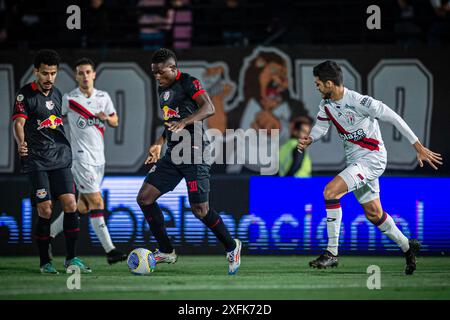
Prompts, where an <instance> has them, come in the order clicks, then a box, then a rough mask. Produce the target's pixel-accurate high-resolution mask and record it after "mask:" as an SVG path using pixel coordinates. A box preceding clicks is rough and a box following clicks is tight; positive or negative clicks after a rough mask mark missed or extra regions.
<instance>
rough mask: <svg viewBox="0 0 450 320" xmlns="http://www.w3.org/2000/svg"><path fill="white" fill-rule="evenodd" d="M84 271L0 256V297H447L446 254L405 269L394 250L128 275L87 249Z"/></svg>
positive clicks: (192, 262) (207, 260)
mask: <svg viewBox="0 0 450 320" xmlns="http://www.w3.org/2000/svg"><path fill="white" fill-rule="evenodd" d="M82 258H83V260H84V261H85V262H86V263H87V264H89V265H90V266H91V268H92V269H93V272H92V273H91V274H82V275H81V289H80V290H69V289H67V285H66V281H67V278H68V276H69V275H67V274H65V273H63V272H62V271H63V268H62V263H63V258H62V257H56V258H55V259H54V264H55V267H56V268H57V269H58V271H60V274H59V275H42V274H40V273H39V271H38V258H37V257H0V300H5V299H152V300H155V299H158V300H160V299H173V300H177V299H183V300H189V299H282V300H290V299H370V300H372V299H450V258H449V257H419V258H418V269H417V270H416V272H415V273H414V275H412V276H406V275H405V274H404V272H403V269H404V259H403V257H400V256H391V257H388V256H370V257H361V256H341V258H340V265H339V267H338V268H335V269H327V270H317V269H310V268H309V267H308V261H310V260H311V259H312V258H314V257H311V256H253V255H244V256H243V257H242V264H241V268H240V270H239V272H238V274H237V275H235V276H228V275H227V262H226V260H225V256H217V255H210V256H206V255H204V256H179V259H178V262H177V263H176V264H173V265H167V264H163V265H157V268H156V270H155V272H154V273H153V274H152V275H150V276H134V275H132V274H130V272H129V271H128V268H127V265H126V263H125V262H122V263H120V264H117V265H113V266H109V265H108V264H107V263H106V259H105V258H104V257H96V256H86V257H82ZM369 265H378V266H379V267H380V269H381V289H380V290H369V289H367V286H366V283H367V279H368V277H369V276H370V275H369V274H367V273H366V272H367V267H368V266H369Z"/></svg>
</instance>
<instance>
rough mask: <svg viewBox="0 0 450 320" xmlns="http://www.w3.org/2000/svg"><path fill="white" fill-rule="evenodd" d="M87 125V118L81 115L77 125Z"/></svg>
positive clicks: (80, 126) (81, 126)
mask: <svg viewBox="0 0 450 320" xmlns="http://www.w3.org/2000/svg"><path fill="white" fill-rule="evenodd" d="M86 126H87V120H86V119H85V118H83V117H79V118H78V120H77V127H78V128H80V129H84V128H86Z"/></svg>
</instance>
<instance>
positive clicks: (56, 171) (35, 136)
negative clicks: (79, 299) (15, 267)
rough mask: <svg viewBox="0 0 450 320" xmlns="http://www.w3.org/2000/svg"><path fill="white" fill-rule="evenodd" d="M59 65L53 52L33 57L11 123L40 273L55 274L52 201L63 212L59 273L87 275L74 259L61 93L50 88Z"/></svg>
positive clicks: (74, 216)
mask: <svg viewBox="0 0 450 320" xmlns="http://www.w3.org/2000/svg"><path fill="white" fill-rule="evenodd" d="M59 62H60V57H59V55H58V53H57V52H55V51H53V50H40V51H38V52H37V54H36V56H35V57H34V75H35V77H36V80H35V81H34V82H32V83H29V84H27V85H25V86H24V87H22V88H21V89H20V90H19V92H18V93H17V95H16V100H15V102H14V111H13V117H12V119H13V121H14V126H13V128H14V129H13V130H14V137H15V139H16V142H17V146H18V153H19V156H20V160H21V163H22V170H23V172H25V173H27V175H28V178H29V180H30V185H31V191H32V193H31V198H32V201H31V202H32V203H33V204H35V205H36V208H37V212H38V218H37V220H36V225H35V231H34V236H35V240H36V242H37V245H38V249H39V256H40V269H41V272H42V273H47V274H57V273H58V272H57V271H56V269H55V267H54V266H53V264H52V261H51V258H50V255H49V246H50V218H51V215H52V199H53V200H56V199H58V200H59V201H60V202H61V207H62V209H63V210H64V233H65V237H66V261H65V263H64V267H65V268H66V270H67V268H69V267H70V266H77V267H79V268H80V270H81V272H90V271H91V270H90V268H89V267H87V266H86V265H85V264H84V263H83V262H82V261H81V260H80V259H79V258H77V257H76V254H75V252H76V241H77V237H78V232H79V218H78V213H77V205H76V201H75V186H74V182H73V177H72V173H71V171H70V167H71V166H72V152H71V149H70V144H69V141H68V140H67V138H66V136H65V133H64V128H63V122H62V114H61V99H62V96H61V92H60V91H59V90H58V89H57V88H56V87H55V86H54V82H55V79H56V75H57V73H58V66H59ZM68 272H69V271H68Z"/></svg>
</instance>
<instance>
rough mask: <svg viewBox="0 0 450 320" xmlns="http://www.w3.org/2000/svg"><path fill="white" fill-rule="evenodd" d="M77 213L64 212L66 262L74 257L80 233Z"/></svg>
mask: <svg viewBox="0 0 450 320" xmlns="http://www.w3.org/2000/svg"><path fill="white" fill-rule="evenodd" d="M79 225H80V221H79V216H78V211H75V212H64V222H63V228H64V235H65V237H66V260H67V261H69V260H71V259H73V258H75V257H76V242H77V239H78V233H79V232H80V228H79Z"/></svg>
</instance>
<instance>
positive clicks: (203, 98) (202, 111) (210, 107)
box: [164, 92, 216, 132]
mask: <svg viewBox="0 0 450 320" xmlns="http://www.w3.org/2000/svg"><path fill="white" fill-rule="evenodd" d="M195 102H197V104H198V106H199V108H198V110H197V111H196V112H194V113H193V114H191V115H190V116H189V117H187V118H184V119H182V120H180V121H172V122H165V123H164V124H165V125H166V126H167V127H168V129H169V130H170V131H173V132H177V131H180V130H182V129H184V128H185V127H186V126H188V125H190V124H193V123H194V122H196V121H203V120H205V119H206V118H208V117H210V116H212V115H214V113H215V112H216V110H215V108H214V104H213V103H212V101H211V98H210V97H209V95H208V93H206V92H203V93H202V94H200V95H198V96H197V97H196V98H195Z"/></svg>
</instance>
